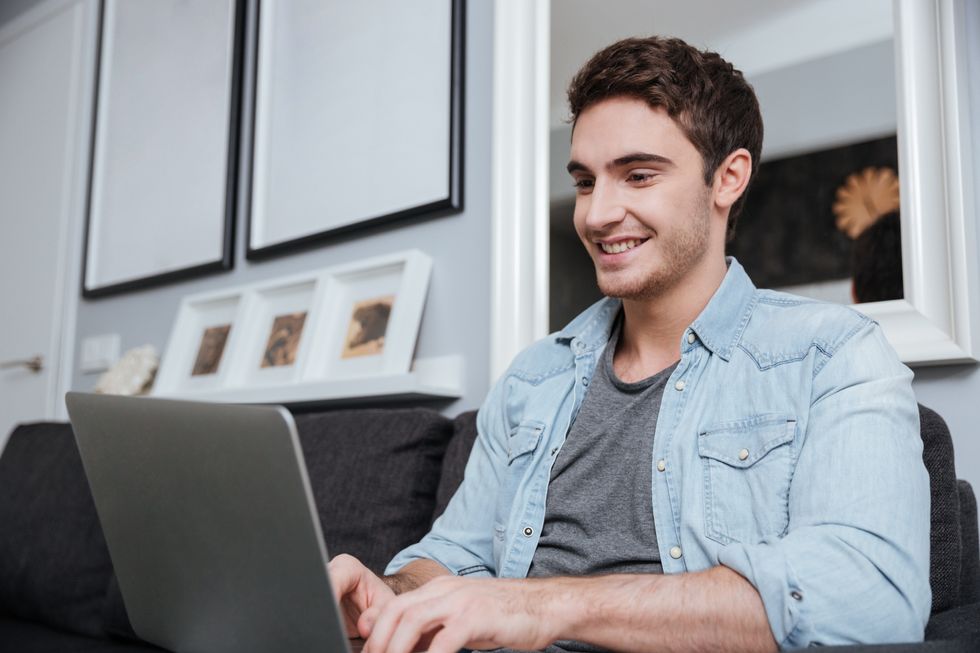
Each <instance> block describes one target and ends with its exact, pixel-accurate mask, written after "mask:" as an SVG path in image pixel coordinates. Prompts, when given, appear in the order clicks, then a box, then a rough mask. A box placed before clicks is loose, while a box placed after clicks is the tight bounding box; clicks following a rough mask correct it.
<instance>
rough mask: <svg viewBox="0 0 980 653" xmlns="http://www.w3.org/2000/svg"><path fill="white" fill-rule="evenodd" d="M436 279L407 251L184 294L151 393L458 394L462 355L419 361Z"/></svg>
mask: <svg viewBox="0 0 980 653" xmlns="http://www.w3.org/2000/svg"><path fill="white" fill-rule="evenodd" d="M431 273H432V259H431V258H430V257H429V256H428V255H426V254H424V253H422V252H420V251H418V250H407V251H403V252H397V253H393V254H388V255H383V256H378V257H374V258H371V259H368V260H364V261H357V262H352V263H347V264H342V265H337V266H332V267H328V268H322V269H319V270H312V271H309V272H304V273H300V274H295V275H291V276H287V277H281V278H276V279H270V280H266V281H262V282H258V283H252V284H248V285H243V286H238V287H235V288H228V289H223V290H221V291H212V292H208V293H201V294H196V295H192V296H189V297H186V298H184V300H183V301H182V302H181V307H180V309H179V311H178V313H177V318H176V320H175V322H174V327H173V329H172V331H171V336H170V340H169V342H168V344H167V347H166V350H165V351H164V355H163V357H162V361H161V369H160V373H159V374H158V377H157V380H156V383H155V385H154V387H153V390H152V394H153V395H154V396H158V397H178V398H192V399H203V400H209V401H228V402H259V403H270V402H275V403H292V404H296V403H304V404H306V403H325V402H334V401H341V400H343V401H348V402H349V401H352V400H356V399H364V398H373V399H378V398H382V397H384V398H392V399H402V398H423V397H428V398H432V397H434V396H438V397H458V396H460V395H461V394H462V364H461V359H460V357H452V356H449V357H441V358H439V359H433V360H428V361H426V360H420V361H416V360H415V359H414V352H415V343H416V340H417V338H418V333H419V329H420V325H421V320H422V312H423V309H424V306H425V298H426V294H427V291H428V285H429V279H430V277H431ZM379 305H380V306H381V308H382V309H383V310H382V313H383V315H382V319H381V320H380V322H379V320H378V319H376V318H377V317H378V314H379V313H378V307H379ZM352 324H355V325H357V326H358V328H359V329H361V330H359V331H354V330H352V328H351V325H352ZM216 329H225V332H224V334H223V335H224V336H225V337H226V341H225V342H224V343H223V345H224V346H223V351H222V352H219V354H218V358H219V359H220V360H218V361H215V360H214V359H215V354H214V353H213V352H210V353H209V351H210V350H208V349H207V346H206V341H207V340H208V338H209V337H211V338H213V337H215V330H216ZM218 335H220V334H218ZM354 335H358V336H359V337H358V338H353V337H352V336H354ZM202 352H204V353H202Z"/></svg>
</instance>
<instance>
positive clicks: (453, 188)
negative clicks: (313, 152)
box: [245, 0, 466, 261]
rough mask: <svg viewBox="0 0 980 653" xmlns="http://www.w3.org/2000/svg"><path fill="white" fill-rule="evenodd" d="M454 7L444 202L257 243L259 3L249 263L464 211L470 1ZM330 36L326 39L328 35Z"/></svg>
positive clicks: (453, 1) (456, 1)
mask: <svg viewBox="0 0 980 653" xmlns="http://www.w3.org/2000/svg"><path fill="white" fill-rule="evenodd" d="M446 2H448V4H449V8H450V20H449V22H450V30H451V33H450V48H449V50H450V51H449V76H450V79H449V104H450V106H449V113H448V116H449V124H448V125H447V126H446V127H447V129H448V131H449V156H448V170H447V172H446V174H447V175H448V184H447V193H446V196H445V197H444V198H441V199H439V200H437V201H433V202H426V203H423V204H418V205H413V206H406V207H404V208H401V209H398V210H395V211H389V212H384V213H380V214H377V215H369V216H366V217H363V218H360V219H357V220H356V221H354V222H351V223H348V224H343V225H341V226H333V227H326V228H323V229H320V230H317V231H316V232H314V233H310V234H306V235H302V236H297V237H293V238H288V239H285V240H281V241H277V242H271V243H263V244H256V243H254V242H253V241H254V240H255V236H256V227H255V220H256V202H255V182H256V156H255V151H256V145H255V143H256V138H257V130H258V127H257V125H258V121H259V119H260V118H259V116H258V114H259V106H258V105H259V101H260V100H259V98H260V93H261V92H262V88H261V79H260V72H261V71H260V50H261V47H262V40H261V38H260V32H261V22H262V21H261V16H262V12H261V6H262V3H261V1H260V0H256V16H255V20H254V30H255V31H254V39H253V44H254V49H253V52H252V53H251V55H252V61H253V65H252V71H253V75H254V77H253V89H254V93H253V97H252V113H251V119H252V120H251V134H252V139H251V142H252V156H251V157H250V166H249V171H248V172H249V181H250V188H249V192H248V199H247V202H248V210H247V214H248V217H247V226H246V229H247V231H246V238H245V245H246V251H245V256H246V258H247V259H249V260H253V261H260V260H265V259H269V258H274V257H278V256H282V255H285V254H289V253H292V252H296V251H299V250H305V249H310V248H314V247H317V246H320V245H323V244H325V243H327V242H329V241H331V240H336V239H337V238H338V237H340V236H343V235H348V234H351V233H352V232H357V231H362V230H365V229H369V228H372V227H377V226H379V225H387V224H392V223H395V222H402V223H405V222H407V221H410V220H412V219H425V218H434V217H441V216H445V215H449V214H453V213H458V212H460V211H462V210H463V175H464V170H463V156H464V137H463V130H464V95H465V93H464V90H465V74H464V70H465V33H466V28H465V24H466V11H465V9H466V3H465V0H446ZM325 38H326V37H325Z"/></svg>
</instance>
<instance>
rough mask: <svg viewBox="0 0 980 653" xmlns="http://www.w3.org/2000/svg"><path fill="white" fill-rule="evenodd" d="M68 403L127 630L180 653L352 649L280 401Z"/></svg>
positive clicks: (80, 397) (76, 398)
mask: <svg viewBox="0 0 980 653" xmlns="http://www.w3.org/2000/svg"><path fill="white" fill-rule="evenodd" d="M66 401H67V404H68V413H69V415H70V418H71V422H72V426H73V427H74V430H75V436H76V439H77V441H78V448H79V451H80V453H81V457H82V462H83V465H84V467H85V473H86V475H87V476H88V480H89V484H90V485H91V488H92V495H93V497H94V499H95V505H96V509H97V511H98V514H99V519H100V520H101V522H102V528H103V531H104V532H105V538H106V543H107V544H108V547H109V553H110V556H111V557H112V562H113V566H114V567H115V572H116V576H117V578H118V580H119V588H120V591H121V592H122V596H123V600H124V601H125V604H126V609H127V612H128V613H129V618H130V621H131V623H132V626H133V630H134V631H135V632H136V634H137V635H139V636H140V637H141V638H142V639H144V640H146V641H148V642H152V643H154V644H158V645H160V646H163V647H164V648H168V649H171V650H173V651H178V652H179V653H184V652H187V653H191V652H198V651H200V652H202V653H203V652H206V653H225V652H227V653H232V652H234V653H252V652H254V653H259V652H263V653H267V652H269V651H290V652H293V653H302V652H305V651H318V652H323V651H337V652H340V651H345V652H349V651H350V646H349V643H348V640H347V636H346V633H345V632H344V626H343V621H342V619H341V617H340V613H339V609H338V607H337V604H336V602H335V601H334V598H333V593H332V591H331V588H330V580H329V578H328V575H327V567H326V563H327V552H326V546H325V545H324V541H323V534H322V533H321V531H320V523H319V518H318V516H317V513H316V510H315V506H314V502H313V496H312V493H311V491H310V484H309V479H308V478H307V474H306V466H305V464H304V462H303V455H302V450H301V449H300V445H299V438H298V437H297V434H296V426H295V424H294V422H293V419H292V416H291V415H290V414H289V413H288V412H287V411H286V410H285V409H284V408H282V407H279V406H244V405H223V404H209V403H200V402H189V401H174V400H165V399H149V398H133V397H118V396H109V395H94V394H83V393H76V392H70V393H68V395H67V397H66Z"/></svg>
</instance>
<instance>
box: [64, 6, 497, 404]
mask: <svg viewBox="0 0 980 653" xmlns="http://www.w3.org/2000/svg"><path fill="white" fill-rule="evenodd" d="M467 5H468V6H467V29H466V61H465V63H466V79H465V83H466V87H465V90H466V95H465V100H464V110H465V121H464V126H465V133H464V162H463V175H464V207H465V208H464V211H463V212H462V213H458V214H452V215H448V216H443V217H436V218H431V219H425V220H422V221H418V220H416V221H412V222H408V223H402V224H398V223H394V224H390V225H386V226H384V227H379V228H374V229H370V230H367V231H362V232H355V233H353V234H350V235H348V236H344V237H342V238H338V239H336V240H334V241H331V242H330V243H329V244H327V245H325V246H322V247H318V248H316V249H313V250H309V251H306V252H302V253H297V254H293V255H288V256H285V257H283V258H277V259H273V260H269V261H263V262H251V261H247V260H245V256H244V254H245V231H246V209H247V203H246V202H245V198H247V190H246V189H245V188H242V189H241V192H240V197H239V210H238V216H237V223H236V238H235V268H234V270H232V271H230V272H226V273H222V274H216V275H212V276H208V277H202V278H199V279H195V280H192V281H187V282H182V283H178V284H173V285H168V286H164V287H161V288H156V289H148V290H144V291H139V292H130V293H125V294H122V295H118V296H112V297H107V298H102V299H95V300H87V301H82V303H81V305H80V306H79V311H78V327H77V339H76V370H77V369H78V364H79V361H78V356H79V355H80V352H81V342H82V340H83V339H84V338H86V337H88V336H93V335H99V334H105V333H118V334H120V336H121V342H122V351H126V350H127V349H129V348H131V347H136V346H139V345H143V344H152V345H154V346H156V347H157V348H158V350H160V351H163V349H164V347H165V346H166V343H167V338H168V336H169V333H170V329H171V326H172V324H173V321H174V318H175V316H176V314H177V308H178V306H179V305H180V301H181V298H182V297H184V296H185V295H189V294H192V293H197V292H201V291H205V290H211V289H216V288H221V287H227V286H233V285H237V284H242V283H248V282H253V281H257V280H261V279H267V278H272V277H277V276H281V275H287V274H292V273H297V272H302V271H305V270H311V269H315V268H319V267H324V266H328V265H335V264H339V263H346V262H350V261H357V260H359V259H364V258H368V257H371V256H378V255H381V254H386V253H390V252H396V251H400V250H404V249H408V248H417V249H419V250H422V251H423V252H426V253H427V254H428V255H429V256H431V257H432V259H433V270H432V279H431V282H430V286H429V294H428V299H427V301H426V306H425V312H424V314H423V317H422V325H421V328H420V334H419V340H418V346H417V350H416V356H417V357H430V356H441V355H451V354H462V355H464V356H465V361H466V362H465V365H466V368H465V378H466V386H465V394H464V395H463V397H462V398H461V399H460V400H458V401H455V402H451V401H450V402H446V401H443V402H434V403H433V404H432V407H434V408H437V409H441V410H444V411H445V412H447V413H448V414H455V413H456V412H459V411H462V410H466V409H469V408H475V407H477V406H478V405H479V404H480V402H481V401H482V399H483V396H484V395H485V394H486V392H487V390H488V388H489V374H490V372H489V357H488V354H487V350H488V347H487V343H489V341H490V332H489V323H490V319H489V317H490V304H489V299H488V296H489V292H490V250H489V247H488V246H487V243H489V242H490V131H491V107H492V104H493V103H492V97H491V93H492V80H493V75H492V70H493V68H492V64H493V38H492V37H493V35H492V25H493V5H492V3H489V2H470V3H467ZM251 34H252V32H251V30H249V35H250V36H249V38H251ZM249 65H251V63H250V64H249ZM246 77H250V71H249V70H246ZM250 93H251V88H246V96H247V97H246V102H245V106H246V107H248V108H247V109H246V113H245V115H244V116H243V118H244V120H243V124H244V125H249V124H250V123H251V118H250V104H251V103H250V100H249V99H248V97H250ZM394 108H396V107H393V109H394ZM249 131H250V130H248V129H245V130H243V137H244V139H245V140H244V141H243V150H244V151H245V152H248V151H249V150H250V142H249V138H250V133H249ZM397 164H398V162H396V163H395V164H393V165H397ZM388 173H389V174H397V168H394V169H392V170H390V171H388ZM378 179H379V183H384V175H378ZM97 379H98V375H97V374H82V373H80V372H78V371H76V373H75V376H74V379H73V384H72V385H73V387H74V389H76V390H90V389H91V388H93V387H94V385H95V382H96V380H97Z"/></svg>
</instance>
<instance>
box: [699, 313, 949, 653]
mask: <svg viewBox="0 0 980 653" xmlns="http://www.w3.org/2000/svg"><path fill="white" fill-rule="evenodd" d="M820 356H823V357H825V358H824V359H821V363H823V366H822V367H820V365H817V366H816V369H817V372H816V373H815V376H814V381H813V396H812V400H811V409H810V416H809V420H808V423H807V426H806V433H805V439H804V441H803V444H802V446H801V447H800V450H799V454H798V455H799V459H798V462H797V465H796V471H795V473H794V476H793V481H792V484H791V487H790V494H789V526H788V529H787V533H786V535H785V536H784V537H782V538H780V539H773V540H769V541H764V542H761V543H758V544H751V545H746V544H740V543H735V544H730V545H728V546H726V547H724V548H723V549H721V550H720V551H719V553H718V562H720V563H721V564H724V565H725V566H727V567H730V568H731V569H734V570H735V571H737V572H738V573H740V574H741V575H742V576H744V577H745V578H746V579H747V580H748V581H749V582H750V583H752V585H754V586H755V588H756V589H757V590H758V592H759V594H760V596H761V598H762V601H763V603H764V605H765V609H766V614H767V616H768V618H769V624H770V626H771V628H772V632H773V635H774V637H775V639H776V641H777V642H778V643H779V645H780V647H781V648H783V649H796V648H803V647H806V646H810V645H819V644H823V645H832V644H847V643H861V642H876V643H884V642H902V641H905V642H909V641H921V640H922V637H923V632H924V628H925V623H926V621H927V620H928V617H929V610H930V606H931V599H932V597H931V592H930V587H929V527H930V526H929V502H930V497H929V479H928V475H927V473H926V470H925V466H924V465H923V462H922V440H921V438H920V436H919V416H918V409H917V404H916V401H915V397H914V395H913V393H912V389H911V379H912V373H911V372H910V371H909V370H908V368H906V367H905V366H904V365H902V364H901V363H900V362H899V360H898V358H897V356H896V355H895V353H894V351H893V350H892V348H891V346H890V345H889V344H888V343H887V341H886V340H885V338H884V336H883V334H882V333H881V330H880V329H879V328H878V326H877V325H876V324H874V323H872V322H868V323H867V324H866V325H865V326H863V327H862V328H861V329H859V330H858V331H857V332H856V333H855V334H854V335H853V336H852V337H851V338H849V339H848V340H847V341H846V342H845V343H843V344H842V345H841V346H840V347H839V348H837V350H836V351H834V352H833V353H832V354H831V353H826V352H824V353H821V354H820Z"/></svg>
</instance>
